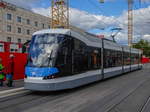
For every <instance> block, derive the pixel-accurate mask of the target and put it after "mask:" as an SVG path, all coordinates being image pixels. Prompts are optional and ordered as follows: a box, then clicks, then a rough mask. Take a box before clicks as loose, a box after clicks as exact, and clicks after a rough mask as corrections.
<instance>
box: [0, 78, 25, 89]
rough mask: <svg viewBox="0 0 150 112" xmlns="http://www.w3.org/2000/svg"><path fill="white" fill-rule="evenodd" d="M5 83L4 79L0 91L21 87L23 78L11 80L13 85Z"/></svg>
mask: <svg viewBox="0 0 150 112" xmlns="http://www.w3.org/2000/svg"><path fill="white" fill-rule="evenodd" d="M6 83H7V81H4V86H3V87H0V91H4V90H10V89H15V88H19V87H23V85H24V82H23V80H16V81H13V87H7V85H6Z"/></svg>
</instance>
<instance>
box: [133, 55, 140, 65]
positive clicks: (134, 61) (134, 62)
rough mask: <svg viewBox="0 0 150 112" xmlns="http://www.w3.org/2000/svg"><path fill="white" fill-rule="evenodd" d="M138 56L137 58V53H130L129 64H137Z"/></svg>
mask: <svg viewBox="0 0 150 112" xmlns="http://www.w3.org/2000/svg"><path fill="white" fill-rule="evenodd" d="M138 58H139V56H138V54H136V53H132V54H131V64H132V65H133V64H138Z"/></svg>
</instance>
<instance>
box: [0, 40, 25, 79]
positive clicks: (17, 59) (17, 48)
mask: <svg viewBox="0 0 150 112" xmlns="http://www.w3.org/2000/svg"><path fill="white" fill-rule="evenodd" d="M23 52H24V53H23ZM10 55H13V56H14V68H13V69H14V70H13V71H14V80H18V79H23V78H24V71H25V70H24V66H25V64H26V60H27V52H26V51H25V46H24V45H23V44H21V43H12V42H3V41H0V58H2V61H3V65H4V67H5V69H4V72H5V71H7V67H8V64H9V58H10Z"/></svg>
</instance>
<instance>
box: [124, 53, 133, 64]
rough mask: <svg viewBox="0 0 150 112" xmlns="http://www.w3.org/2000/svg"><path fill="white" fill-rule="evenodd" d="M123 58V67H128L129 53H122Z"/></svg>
mask: <svg viewBox="0 0 150 112" xmlns="http://www.w3.org/2000/svg"><path fill="white" fill-rule="evenodd" d="M123 57H124V65H130V63H131V58H130V53H129V52H124V56H123Z"/></svg>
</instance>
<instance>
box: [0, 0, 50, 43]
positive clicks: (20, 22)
mask: <svg viewBox="0 0 150 112" xmlns="http://www.w3.org/2000/svg"><path fill="white" fill-rule="evenodd" d="M47 28H50V18H48V17H45V16H42V15H39V14H36V13H34V12H32V11H30V10H27V9H24V8H20V7H17V6H15V5H13V4H10V3H7V2H4V1H2V0H0V41H6V42H18V43H25V42H27V41H28V40H30V39H31V35H32V33H33V32H35V31H38V30H41V29H47Z"/></svg>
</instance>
